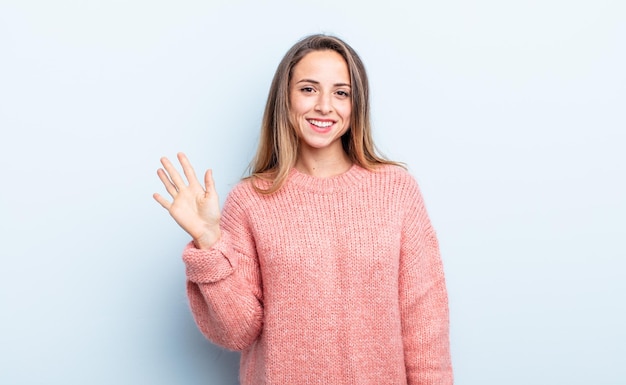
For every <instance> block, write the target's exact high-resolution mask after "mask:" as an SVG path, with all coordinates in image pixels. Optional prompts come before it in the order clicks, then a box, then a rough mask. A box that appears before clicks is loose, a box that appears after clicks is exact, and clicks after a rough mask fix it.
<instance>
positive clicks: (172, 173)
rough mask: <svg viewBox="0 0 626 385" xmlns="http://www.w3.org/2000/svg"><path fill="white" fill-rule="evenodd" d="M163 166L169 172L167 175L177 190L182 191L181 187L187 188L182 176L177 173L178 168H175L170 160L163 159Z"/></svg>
mask: <svg viewBox="0 0 626 385" xmlns="http://www.w3.org/2000/svg"><path fill="white" fill-rule="evenodd" d="M161 164H162V165H163V167H164V168H165V171H167V174H168V175H169V178H170V180H171V181H172V183H173V184H174V186H175V187H176V188H177V189H180V188H181V187H184V186H185V181H184V180H183V178H182V177H181V176H180V174H179V173H178V171H176V168H175V167H174V165H173V164H172V162H170V160H169V159H167V158H166V157H163V158H161Z"/></svg>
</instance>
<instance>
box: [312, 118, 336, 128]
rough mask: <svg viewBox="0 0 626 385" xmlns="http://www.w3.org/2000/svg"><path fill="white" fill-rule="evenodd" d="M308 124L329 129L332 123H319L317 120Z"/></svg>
mask: <svg viewBox="0 0 626 385" xmlns="http://www.w3.org/2000/svg"><path fill="white" fill-rule="evenodd" d="M309 123H311V124H313V125H315V126H317V127H329V126H332V125H333V122H320V121H318V120H309Z"/></svg>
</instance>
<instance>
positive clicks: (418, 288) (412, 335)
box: [399, 184, 453, 385]
mask: <svg viewBox="0 0 626 385" xmlns="http://www.w3.org/2000/svg"><path fill="white" fill-rule="evenodd" d="M406 204H407V206H408V207H407V211H406V217H405V222H404V226H403V230H402V247H401V256H400V264H401V265H400V277H399V288H400V293H399V295H400V311H401V316H402V334H403V343H404V356H405V365H406V370H407V382H408V384H409V385H417V384H420V385H426V384H429V385H435V384H437V385H451V384H452V383H453V375H452V364H451V358H450V341H449V314H448V296H447V292H446V286H445V279H444V273H443V265H442V262H441V256H440V253H439V244H438V241H437V237H436V234H435V231H434V229H433V228H432V226H431V223H430V220H429V218H428V214H427V213H426V209H425V207H424V203H423V200H422V197H421V194H420V192H419V189H418V188H417V185H416V184H414V186H413V188H411V189H409V194H408V197H407V202H406Z"/></svg>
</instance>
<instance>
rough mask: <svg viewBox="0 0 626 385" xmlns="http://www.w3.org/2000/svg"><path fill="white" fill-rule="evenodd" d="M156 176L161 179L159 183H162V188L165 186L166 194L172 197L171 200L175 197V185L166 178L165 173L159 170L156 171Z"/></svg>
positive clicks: (176, 190)
mask: <svg viewBox="0 0 626 385" xmlns="http://www.w3.org/2000/svg"><path fill="white" fill-rule="evenodd" d="M157 175H158V176H159V179H161V182H163V186H165V189H166V190H167V192H168V193H169V194H170V195H171V196H172V198H173V197H175V196H176V193H178V189H177V188H176V185H174V183H172V181H171V180H170V178H168V176H167V174H166V173H165V171H163V169H162V168H160V169H158V170H157Z"/></svg>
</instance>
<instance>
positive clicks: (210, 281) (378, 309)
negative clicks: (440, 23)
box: [154, 35, 452, 385]
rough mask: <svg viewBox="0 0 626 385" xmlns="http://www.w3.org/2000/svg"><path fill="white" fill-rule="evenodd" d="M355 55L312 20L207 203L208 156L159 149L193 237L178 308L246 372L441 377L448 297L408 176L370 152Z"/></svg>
mask: <svg viewBox="0 0 626 385" xmlns="http://www.w3.org/2000/svg"><path fill="white" fill-rule="evenodd" d="M368 98H369V96H368V81H367V75H366V72H365V68H364V66H363V63H362V62H361V60H360V58H359V56H358V55H357V54H356V52H355V51H354V50H353V49H352V48H351V47H350V46H349V45H348V44H346V43H345V42H344V41H342V40H341V39H339V38H337V37H333V36H327V35H312V36H309V37H306V38H304V39H302V40H301V41H299V42H298V43H296V44H295V45H294V46H293V47H292V48H291V49H290V50H289V51H288V52H287V53H286V55H285V57H284V58H283V59H282V61H281V63H280V64H279V66H278V69H277V70H276V73H275V75H274V79H273V82H272V85H271V88H270V91H269V96H268V100H267V105H266V108H265V114H264V117H263V122H262V125H261V136H260V141H259V147H258V150H257V154H256V157H255V158H254V161H253V162H252V164H251V172H250V176H249V177H247V178H246V179H244V180H243V181H241V182H240V183H239V184H238V185H237V186H235V188H234V189H233V190H232V191H231V192H230V193H229V195H228V197H227V199H226V202H225V204H224V208H223V210H222V211H220V208H219V203H218V198H217V194H216V192H215V187H214V181H213V178H212V175H211V171H210V170H208V171H207V172H206V173H205V175H204V182H203V183H201V182H200V181H199V180H198V178H197V177H196V174H195V172H194V169H193V167H192V166H191V164H190V163H189V161H188V159H187V158H186V157H185V155H184V154H179V155H178V160H179V162H180V164H181V166H182V170H183V173H184V175H185V179H186V180H187V182H186V181H185V179H183V177H182V176H181V175H180V174H179V173H178V172H177V171H176V169H175V167H174V165H173V164H172V163H171V162H170V161H169V160H168V159H166V158H162V159H161V162H162V164H163V169H159V170H158V176H159V178H160V179H161V181H162V182H163V184H164V186H165V189H166V190H167V192H168V194H169V195H170V196H171V199H170V200H168V199H166V198H164V197H163V196H161V195H159V194H154V198H155V199H156V201H157V202H158V203H159V204H161V206H163V207H164V208H165V209H166V210H168V212H169V213H170V214H171V216H172V217H173V218H174V219H175V220H176V222H177V223H178V224H179V225H180V226H181V227H182V228H183V229H184V230H185V231H186V232H187V233H189V235H190V236H191V237H192V242H190V243H189V244H188V245H187V247H186V248H185V250H184V252H183V260H184V262H185V265H186V274H187V292H188V296H189V302H190V306H191V310H192V312H193V315H194V318H195V320H196V323H197V325H198V327H199V328H200V330H201V331H202V333H203V334H204V335H205V336H206V337H207V338H208V339H210V340H211V341H213V342H214V343H216V344H218V345H220V346H223V347H225V348H228V349H231V350H239V351H241V352H242V356H241V368H240V380H241V383H242V384H244V385H248V384H250V385H252V384H254V385H259V384H280V385H285V384H298V385H299V384H358V385H366V384H372V385H374V384H375V385H381V384H390V385H391V384H393V385H399V384H437V385H445V384H452V367H451V360H450V349H449V336H448V334H449V333H448V330H449V320H448V301H447V294H446V287H445V280H444V275H443V268H442V263H441V258H440V254H439V247H438V242H437V238H436V235H435V231H434V230H433V228H432V226H431V223H430V220H429V218H428V214H427V212H426V209H425V207H424V202H423V199H422V196H421V194H420V191H419V188H418V186H417V183H416V182H415V180H414V178H413V177H412V176H411V175H410V174H409V173H408V172H407V171H406V170H405V169H404V168H402V167H400V166H399V165H398V164H397V163H395V162H392V161H389V160H386V159H384V158H383V157H381V156H380V155H378V154H377V152H376V150H375V146H374V143H373V141H372V136H371V128H370V119H369V100H368Z"/></svg>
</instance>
